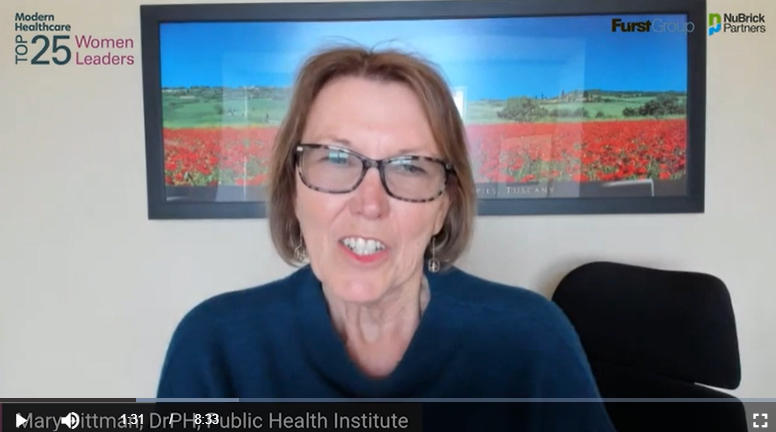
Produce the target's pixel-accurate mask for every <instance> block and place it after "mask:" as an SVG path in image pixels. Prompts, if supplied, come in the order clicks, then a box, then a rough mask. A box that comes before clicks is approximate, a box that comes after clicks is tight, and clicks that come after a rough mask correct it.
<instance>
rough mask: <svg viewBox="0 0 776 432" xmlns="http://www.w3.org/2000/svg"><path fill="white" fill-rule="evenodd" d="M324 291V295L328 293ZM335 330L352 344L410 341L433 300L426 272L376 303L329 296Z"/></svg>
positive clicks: (391, 291)
mask: <svg viewBox="0 0 776 432" xmlns="http://www.w3.org/2000/svg"><path fill="white" fill-rule="evenodd" d="M326 291H328V290H326V289H325V288H324V293H326ZM326 297H327V302H328V304H329V311H330V314H331V318H332V321H333V323H334V327H335V328H336V330H337V332H338V333H339V334H340V335H341V336H342V337H343V339H344V340H345V342H346V343H347V344H348V345H351V344H353V345H365V344H366V345H371V344H381V343H393V342H392V341H396V340H402V339H406V340H409V339H410V338H411V337H412V335H413V334H414V333H415V330H416V329H417V327H418V324H419V323H420V317H421V315H422V313H423V311H424V310H425V308H426V306H427V305H428V302H429V300H430V292H429V289H428V283H427V282H426V280H425V277H424V275H423V273H422V272H420V274H419V275H418V276H416V277H413V278H411V279H410V280H409V281H407V282H406V283H404V284H402V285H401V286H399V287H396V288H392V289H390V290H388V292H387V293H386V294H385V295H384V296H383V297H382V298H380V299H379V300H376V301H374V302H372V303H368V304H363V303H358V304H356V303H349V302H344V301H340V300H338V299H336V298H334V296H330V295H326Z"/></svg>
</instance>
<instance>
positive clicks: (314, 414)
mask: <svg viewBox="0 0 776 432" xmlns="http://www.w3.org/2000/svg"><path fill="white" fill-rule="evenodd" d="M602 409H606V410H607V412H608V416H609V417H610V418H611V419H612V420H613V422H614V424H615V425H616V427H615V428H614V429H612V428H611V427H607V425H605V424H601V423H600V419H601V413H602V411H601V410H602ZM768 417H770V419H771V421H776V402H746V403H743V402H741V401H738V400H735V399H733V400H720V399H713V400H710V401H708V402H700V401H697V402H684V401H681V402H633V401H624V402H618V401H614V402H612V401H607V402H606V403H605V404H602V403H601V402H600V401H589V402H583V401H580V402H553V401H543V402H536V401H531V402H523V401H516V402H415V401H407V402H210V403H207V402H189V403H185V402H184V403H181V402H156V403H80V404H78V403H6V404H3V405H2V429H1V430H2V431H4V432H17V431H19V432H23V431H51V432H55V431H56V432H64V431H69V430H71V429H76V430H81V429H83V430H84V431H85V430H87V429H88V430H90V431H124V430H126V431H131V430H138V431H139V430H144V431H145V430H153V431H213V432H218V431H227V430H229V431H249V430H260V431H262V430H274V431H382V432H389V431H396V432H420V431H423V432H432V431H433V432H436V431H440V432H457V431H472V432H500V431H520V432H533V431H537V432H538V431H541V432H565V431H568V432H614V431H615V430H616V431H617V432H641V431H645V432H647V431H648V432H655V431H660V432H673V431H677V432H678V431H682V432H686V431H688V430H702V431H704V432H716V431H719V432H746V431H752V430H754V431H759V430H761V429H765V427H767V426H766V425H767V423H766V422H767V421H768ZM758 422H759V423H758ZM755 424H757V426H754V425H755ZM17 425H18V426H17ZM774 425H775V426H776V423H775V424H774ZM763 426H765V427H763ZM752 427H757V429H752Z"/></svg>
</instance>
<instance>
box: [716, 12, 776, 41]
mask: <svg viewBox="0 0 776 432" xmlns="http://www.w3.org/2000/svg"><path fill="white" fill-rule="evenodd" d="M717 33H765V15H764V14H761V13H757V14H755V13H737V14H730V13H726V14H722V15H720V14H718V13H710V14H709V36H714V35H715V34H717Z"/></svg>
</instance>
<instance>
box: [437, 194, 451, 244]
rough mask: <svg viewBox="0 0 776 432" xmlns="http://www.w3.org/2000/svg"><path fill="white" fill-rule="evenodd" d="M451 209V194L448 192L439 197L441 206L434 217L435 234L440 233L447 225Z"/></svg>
mask: <svg viewBox="0 0 776 432" xmlns="http://www.w3.org/2000/svg"><path fill="white" fill-rule="evenodd" d="M449 211H450V195H448V194H447V193H445V194H443V195H442V196H441V197H439V208H438V209H437V214H436V217H435V219H434V235H437V234H439V232H440V231H442V228H443V227H444V226H445V219H447V213H448V212H449Z"/></svg>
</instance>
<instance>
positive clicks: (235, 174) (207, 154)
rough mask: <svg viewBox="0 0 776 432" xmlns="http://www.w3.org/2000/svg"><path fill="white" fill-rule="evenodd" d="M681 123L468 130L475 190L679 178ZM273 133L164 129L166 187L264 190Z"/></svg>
mask: <svg viewBox="0 0 776 432" xmlns="http://www.w3.org/2000/svg"><path fill="white" fill-rule="evenodd" d="M686 127H687V123H686V120H684V119H676V120H673V119H672V120H634V121H625V120H618V121H588V122H579V123H498V124H476V125H468V126H467V131H468V135H469V140H470V153H471V158H472V161H473V162H474V171H475V172H474V175H475V178H476V180H477V182H478V183H491V182H498V183H506V182H508V183H512V182H535V181H546V180H561V181H563V180H567V181H577V182H584V181H615V180H630V179H645V178H653V179H661V180H665V179H676V178H681V177H682V176H683V175H684V173H685V160H686ZM276 132H277V129H276V128H272V127H244V128H185V129H165V130H164V144H165V181H166V184H167V185H169V186H174V185H187V186H207V185H218V184H221V185H246V184H247V185H261V184H262V183H263V182H264V180H265V177H266V171H267V162H268V156H269V154H270V152H271V149H272V141H273V139H274V137H275V133H276Z"/></svg>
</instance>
